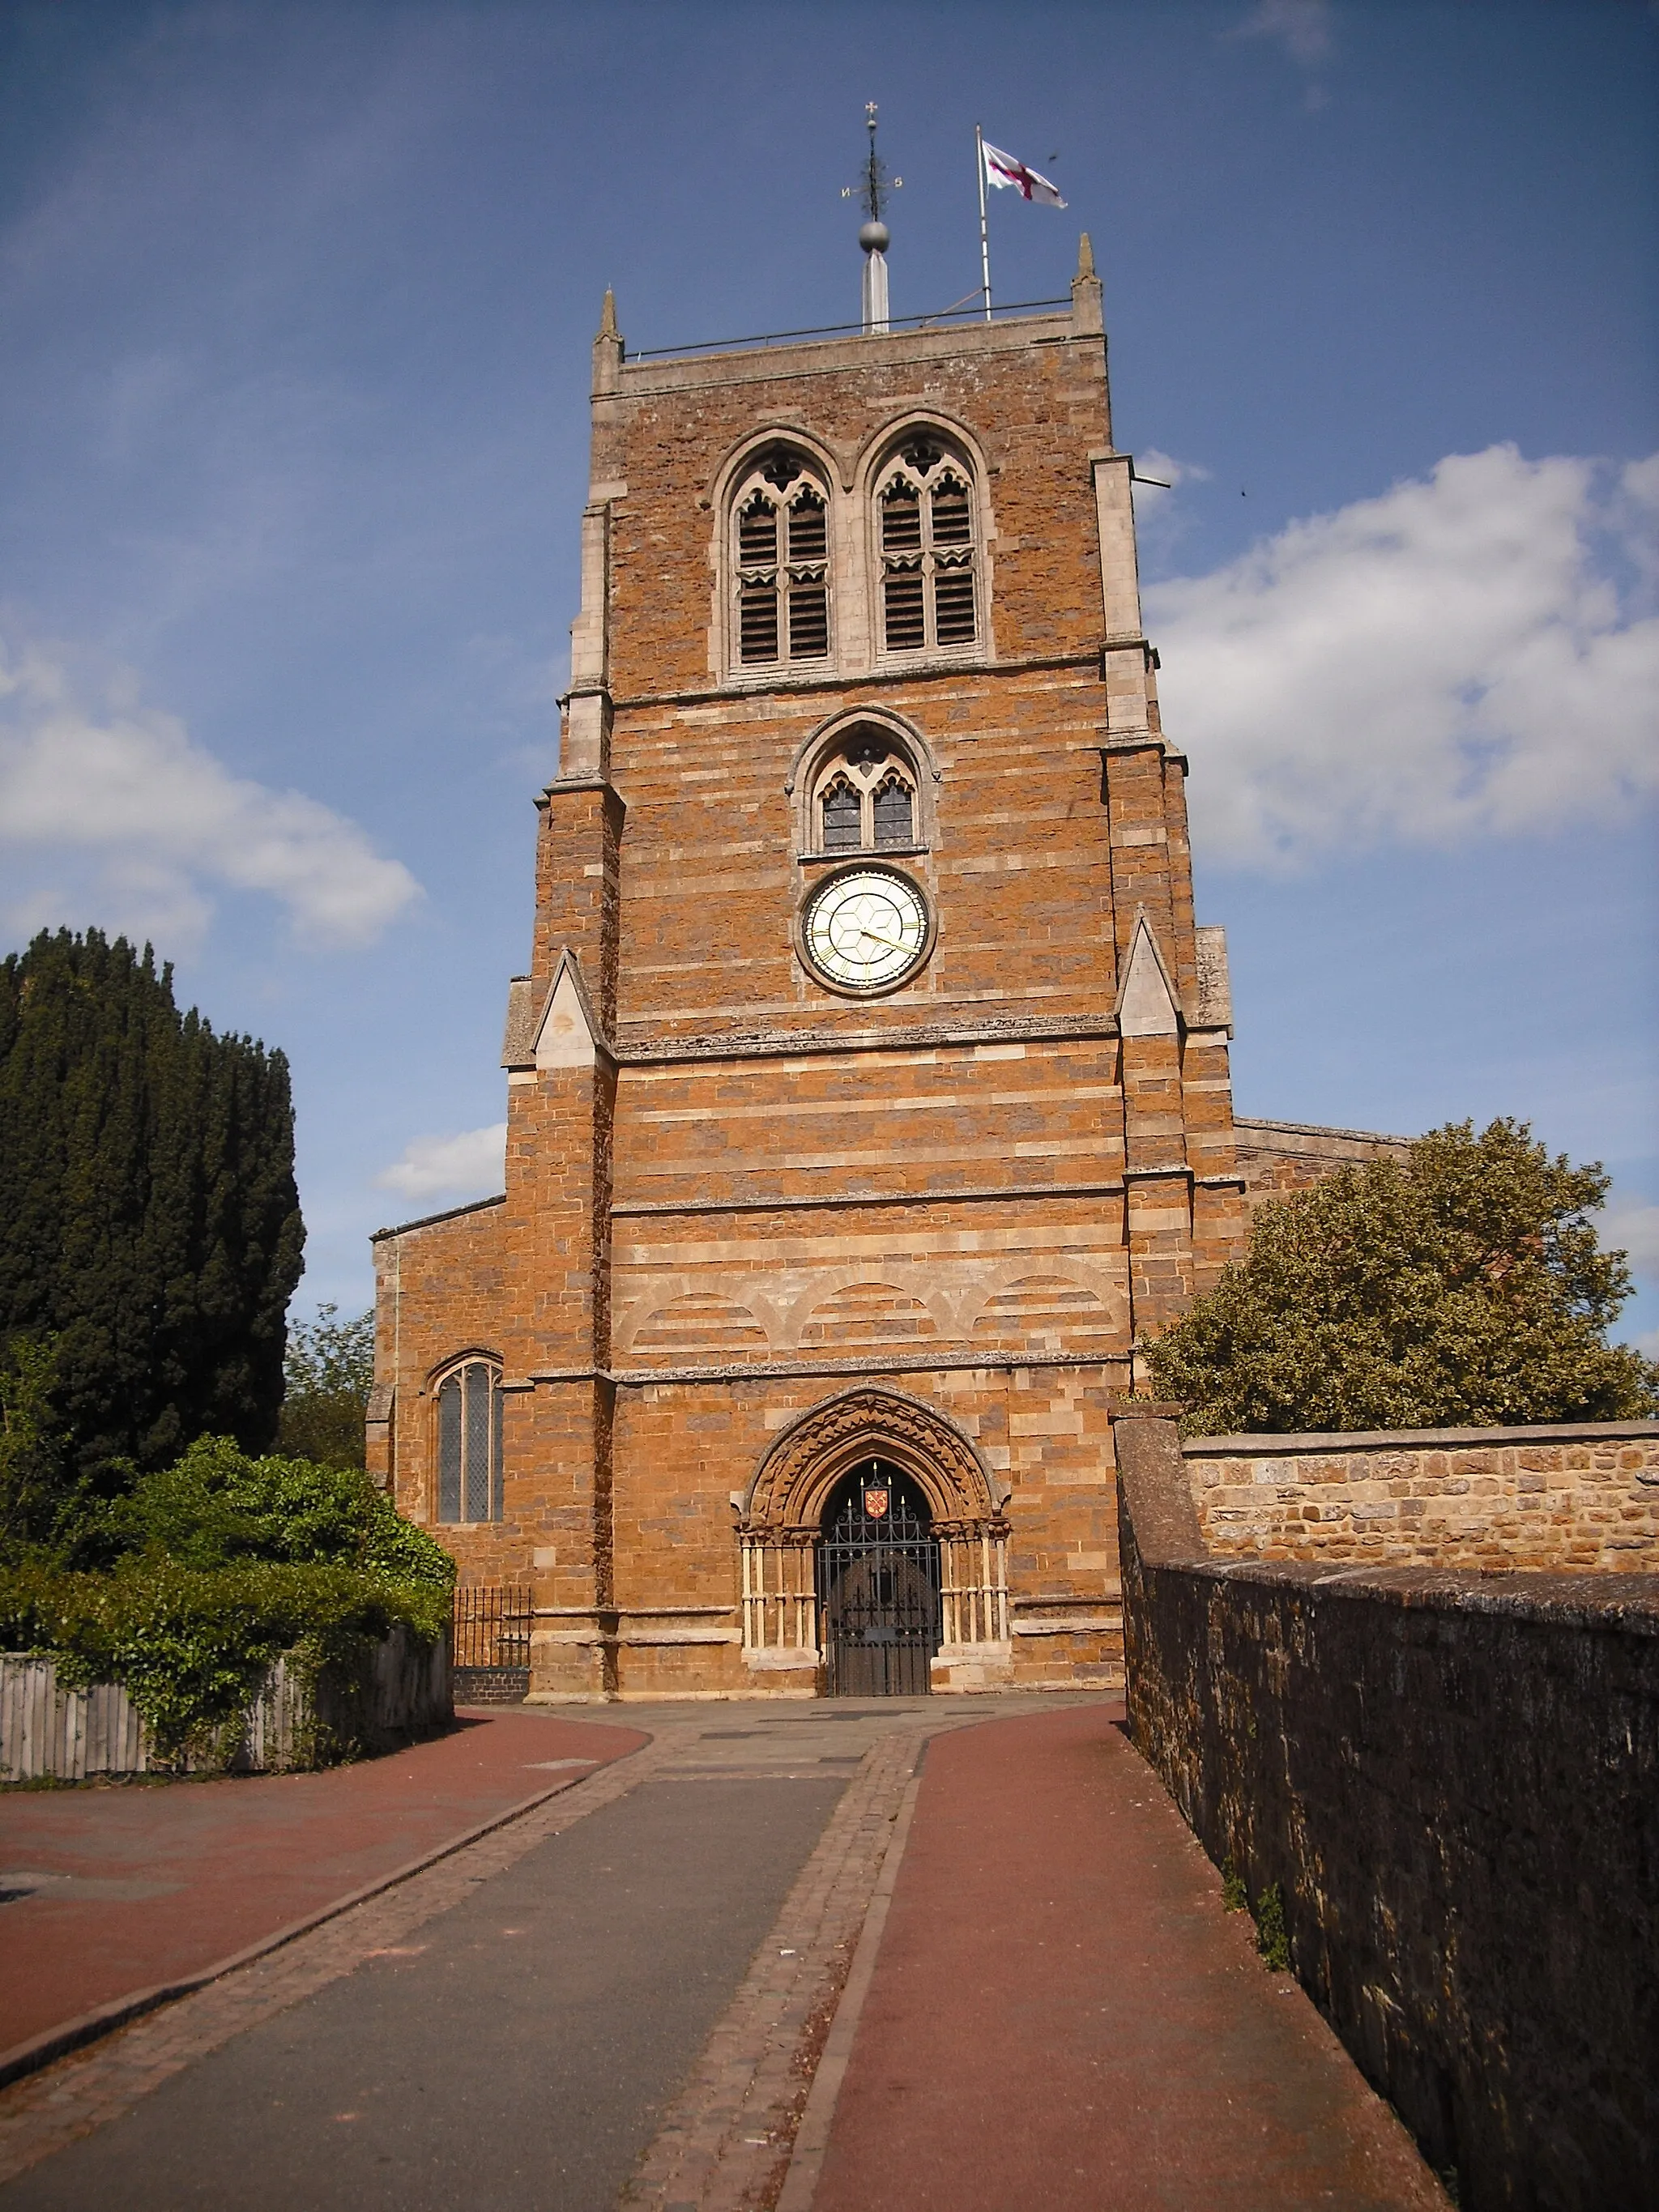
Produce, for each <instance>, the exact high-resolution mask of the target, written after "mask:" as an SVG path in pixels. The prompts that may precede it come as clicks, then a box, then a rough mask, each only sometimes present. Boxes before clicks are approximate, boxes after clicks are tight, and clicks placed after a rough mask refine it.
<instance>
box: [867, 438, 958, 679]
mask: <svg viewBox="0 0 1659 2212" xmlns="http://www.w3.org/2000/svg"><path fill="white" fill-rule="evenodd" d="M876 516H877V533H878V540H879V551H880V558H881V639H882V644H883V646H884V647H885V649H886V650H887V651H888V652H889V653H925V652H927V650H928V648H929V647H935V646H954V645H971V644H973V643H974V641H975V639H976V638H977V637H978V635H979V583H978V576H977V564H976V558H975V555H976V548H975V530H974V500H973V486H972V483H971V480H970V479H969V474H968V471H967V468H966V466H965V465H964V464H963V463H962V462H961V461H959V460H957V459H956V458H955V456H954V455H952V454H950V453H945V450H944V448H943V447H940V446H939V445H936V444H935V443H934V442H933V440H931V439H928V438H917V439H913V440H912V441H911V442H910V443H909V444H908V446H906V447H904V448H903V450H902V452H901V453H898V454H897V455H896V456H895V458H894V459H893V461H892V462H891V463H890V465H889V467H888V470H887V472H886V475H885V477H884V479H883V480H882V482H881V483H880V486H879V488H878V491H877V494H876Z"/></svg>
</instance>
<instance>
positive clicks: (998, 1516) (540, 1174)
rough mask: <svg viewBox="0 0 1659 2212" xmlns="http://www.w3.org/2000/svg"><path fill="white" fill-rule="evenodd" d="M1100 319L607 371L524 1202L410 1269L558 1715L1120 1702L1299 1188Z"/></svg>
mask: <svg viewBox="0 0 1659 2212" xmlns="http://www.w3.org/2000/svg"><path fill="white" fill-rule="evenodd" d="M1132 481H1133V465H1132V462H1131V459H1130V457H1129V455H1128V454H1127V453H1123V452H1121V451H1120V450H1119V449H1118V448H1117V447H1116V446H1115V443H1114V441H1113V436H1112V420H1111V405H1110V398H1109V389H1108V382H1107V355H1106V340H1105V336H1104V331H1103V321H1102V310H1101V287H1100V284H1099V283H1098V281H1097V277H1096V276H1095V274H1094V270H1093V264H1092V260H1091V256H1090V253H1089V251H1088V241H1087V240H1086V239H1085V241H1084V249H1083V252H1082V255H1081V258H1080V264H1079V273H1078V275H1077V277H1076V279H1075V281H1074V282H1073V286H1072V296H1071V301H1070V305H1069V308H1062V309H1060V310H1058V311H1055V312H1043V313H1029V314H1022V315H1018V316H1015V317H1012V318H1010V319H1006V320H1000V321H994V322H993V321H981V322H975V323H971V324H967V325H951V326H945V327H938V326H936V327H932V328H928V327H923V328H921V329H908V330H905V331H885V330H884V329H881V328H879V327H878V329H876V330H875V331H872V332H870V333H868V334H866V335H862V336H848V337H825V338H820V339H810V338H809V339H805V340H800V341H796V342H787V343H764V344H762V343H757V344H753V345H749V346H745V347H743V348H738V349H726V350H720V351H712V352H706V353H703V354H702V355H695V356H679V357H672V358H649V359H647V358H639V359H629V357H628V356H627V355H626V353H625V351H624V348H623V341H622V339H621V337H620V336H619V335H618V332H617V326H616V321H615V316H614V312H613V310H612V307H611V301H610V299H609V297H608V296H607V299H606V301H605V316H604V321H603V326H602V328H601V330H600V332H599V337H598V339H597V341H596V343H595V345H594V349H593V379H592V476H591V483H590V486H589V492H588V501H587V505H586V508H585V509H584V511H583V514H582V523H581V532H582V538H581V543H582V562H581V578H582V582H581V609H580V614H579V616H578V617H577V619H576V621H575V623H574V627H573V640H574V647H573V654H572V666H571V682H570V690H569V693H568V698H567V699H566V700H565V701H564V702H562V708H563V718H564V719H563V728H562V743H561V749H560V756H559V773H558V775H557V777H556V780H555V781H554V782H553V783H552V784H551V785H550V787H549V788H548V789H547V790H546V791H545V792H544V793H543V795H542V797H541V799H539V801H538V812H539V826H538V854H537V868H536V912H535V925H534V935H533V940H532V952H531V958H530V969H529V973H528V974H526V975H521V976H517V977H515V978H513V981H512V982H511V983H510V985H509V986H508V994H507V1025H506V1040H505V1045H504V1048H503V1054H502V1060H503V1065H504V1066H505V1068H506V1071H507V1174H506V1181H507V1189H506V1193H505V1194H504V1195H503V1196H501V1197H495V1198H489V1199H485V1200H482V1201H480V1202H479V1203H477V1204H476V1205H472V1206H463V1207H459V1208H458V1209H456V1210H454V1211H453V1212H447V1213H444V1214H441V1215H439V1216H437V1217H435V1218H431V1219H428V1220H423V1221H416V1222H411V1223H409V1224H407V1225H405V1226H404V1227H402V1228H398V1229H392V1230H386V1231H382V1232H381V1233H380V1236H379V1237H377V1238H376V1240H375V1255H376V1272H377V1286H378V1287H377V1313H378V1332H377V1352H376V1360H377V1366H376V1376H377V1382H376V1389H375V1393H374V1400H373V1401H372V1405H371V1409H370V1429H369V1437H370V1465H371V1468H373V1469H374V1471H375V1472H376V1473H377V1474H378V1475H379V1476H380V1479H381V1480H383V1481H386V1482H387V1483H389V1484H390V1485H391V1486H392V1487H393V1488H394V1490H395V1493H396V1496H397V1498H398V1504H400V1506H401V1507H402V1508H403V1510H404V1511H405V1512H406V1513H407V1514H409V1515H410V1516H411V1517H412V1518H413V1519H414V1520H416V1521H417V1522H422V1523H425V1524H426V1525H428V1526H429V1527H430V1528H432V1529H433V1531H434V1533H435V1534H436V1535H437V1536H438V1537H439V1538H440V1539H441V1541H442V1542H443V1543H444V1544H445V1545H446V1546H447V1547H448V1548H449V1549H450V1550H451V1551H452V1552H453V1554H454V1556H455V1558H456V1559H457V1560H458V1561H459V1565H460V1569H461V1575H462V1579H463V1582H464V1583H495V1584H504V1585H507V1586H509V1587H512V1588H514V1589H517V1590H519V1591H520V1592H522V1593H525V1594H526V1605H527V1607H528V1609H529V1610H530V1613H531V1616H532V1632H531V1638H530V1644H531V1650H530V1657H531V1664H532V1694H536V1695H540V1696H545V1697H558V1698H568V1697H580V1698H602V1697H614V1696H620V1697H623V1698H628V1697H660V1696H682V1695H710V1696H722V1697H724V1696H742V1695H750V1694H756V1693H759V1694H767V1695H788V1696H811V1695H817V1694H824V1693H826V1692H827V1693H832V1694H833V1693H835V1692H855V1693H856V1692H862V1693H868V1692H881V1691H910V1692H914V1691H918V1690H927V1689H928V1688H930V1687H931V1688H932V1689H933V1690H936V1691H950V1690H967V1689H979V1688H987V1687H1000V1686H1011V1685H1012V1686H1019V1685H1030V1686H1033V1687H1036V1686H1042V1687H1058V1686H1078V1687H1096V1686H1103V1685H1106V1684H1112V1683H1116V1682H1118V1681H1121V1630H1120V1616H1119V1607H1118V1581H1117V1550H1116V1511H1115V1492H1114V1483H1113V1473H1112V1445H1111V1437H1110V1431H1109V1423H1108V1418H1107V1409H1108V1406H1109V1402H1110V1401H1112V1400H1113V1398H1114V1397H1115V1396H1119V1395H1122V1394H1123V1393H1125V1392H1127V1391H1128V1390H1129V1389H1131V1388H1132V1387H1133V1384H1134V1383H1135V1381H1136V1379H1137V1368H1136V1356H1137V1346H1139V1345H1140V1344H1142V1343H1143V1342H1144V1341H1145V1340H1146V1339H1147V1338H1148V1337H1149V1336H1151V1335H1152V1334H1156V1332H1157V1331H1158V1330H1159V1329H1160V1328H1163V1327H1164V1325H1165V1323H1167V1322H1169V1321H1170V1320H1171V1319H1172V1318H1173V1317H1174V1316H1176V1315H1178V1314H1179V1313H1180V1312H1181V1311H1182V1310H1183V1308H1184V1307H1185V1305H1186V1304H1187V1302H1188V1300H1189V1298H1190V1297H1192V1295H1193V1293H1194V1291H1196V1290H1199V1289H1201V1288H1202V1287H1203V1286H1204V1285H1206V1284H1207V1283H1209V1282H1210V1281H1212V1279H1214V1277H1215V1276H1216V1274H1217V1273H1218V1271H1219V1270H1220V1268H1221V1267H1223V1266H1224V1265H1225V1263H1226V1261H1227V1260H1228V1259H1229V1258H1230V1256H1231V1255H1233V1254H1234V1253H1235V1252H1236V1251H1237V1249H1239V1245H1240V1241H1241V1237H1242V1236H1243V1232H1244V1230H1245V1227H1246V1222H1247V1208H1248V1206H1249V1201H1250V1199H1251V1197H1252V1195H1253V1194H1255V1192H1257V1191H1259V1190H1261V1189H1271V1188H1283V1187H1285V1186H1286V1185H1287V1184H1291V1183H1294V1182H1300V1181H1304V1180H1306V1179H1308V1178H1309V1177H1311V1176H1316V1175H1318V1174H1320V1173H1322V1172H1325V1171H1328V1169H1329V1167H1330V1166H1331V1165H1332V1164H1334V1162H1335V1160H1336V1159H1338V1158H1343V1157H1351V1156H1354V1155H1357V1154H1363V1153H1364V1152H1368V1151H1370V1149H1371V1143H1370V1140H1368V1139H1364V1138H1361V1137H1358V1136H1348V1135H1346V1134H1344V1133H1340V1132H1332V1131H1315V1130H1303V1129H1298V1128H1296V1127H1291V1126H1290V1125H1286V1124H1270V1123H1262V1122H1253V1123H1238V1122H1236V1121H1235V1120H1234V1117H1233V1113H1232V1104H1231V1090H1230V1086H1229V1078H1228V1039H1229V1036H1230V1035H1231V1027H1230V1022H1231V1014H1230V1007H1229V1000H1228V985H1227V967H1226V954H1225V942H1224V939H1223V934H1222V932H1221V931H1220V930H1219V929H1217V928H1212V927H1210V928H1206V927H1198V926H1197V925H1196V923H1195V921H1194V912H1193V890H1192V876H1191V868H1190V863H1189V858H1188V841H1187V811H1186V801H1185V794H1184V790H1183V783H1184V780H1185V776H1186V773H1187V763H1186V761H1185V760H1184V758H1183V757H1182V753H1181V751H1180V749H1179V744H1178V738H1170V737H1167V736H1166V735H1165V734H1164V729H1163V726H1162V724H1161V721H1160V719H1159V714H1158V690H1157V682H1156V675H1157V669H1158V655H1157V653H1156V652H1155V650H1154V649H1153V647H1152V644H1151V643H1150V642H1149V641H1148V640H1147V638H1146V635H1145V633H1144V631H1143V629H1142V626H1141V612H1140V599H1139V587H1138V584H1137V580H1136V562H1135V538H1134V518H1133V506H1132V502H1131V491H1130V487H1131V483H1132Z"/></svg>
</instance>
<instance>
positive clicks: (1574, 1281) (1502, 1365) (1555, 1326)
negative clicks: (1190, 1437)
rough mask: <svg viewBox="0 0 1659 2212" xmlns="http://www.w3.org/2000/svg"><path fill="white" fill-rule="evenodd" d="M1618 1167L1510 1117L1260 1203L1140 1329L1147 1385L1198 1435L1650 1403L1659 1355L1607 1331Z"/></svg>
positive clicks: (1511, 1421) (1455, 1127)
mask: <svg viewBox="0 0 1659 2212" xmlns="http://www.w3.org/2000/svg"><path fill="white" fill-rule="evenodd" d="M1607 1182H1608V1178H1607V1176H1606V1175H1604V1174H1603V1173H1602V1171H1601V1168H1600V1166H1599V1165H1595V1164H1592V1165H1590V1166H1589V1167H1578V1168H1575V1167H1573V1166H1571V1164H1570V1163H1569V1162H1568V1160H1567V1159H1566V1158H1565V1155H1561V1156H1559V1157H1557V1158H1553V1159H1552V1158H1551V1157H1550V1155H1549V1153H1548V1152H1547V1150H1546V1148H1545V1147H1544V1146H1542V1145H1540V1144H1535V1143H1534V1141H1533V1138H1532V1132H1531V1129H1530V1128H1529V1127H1528V1125H1527V1124H1526V1123H1525V1122H1517V1121H1507V1120H1503V1121H1493V1122H1492V1125H1491V1126H1490V1127H1488V1128H1487V1129H1486V1130H1485V1131H1484V1132H1483V1133H1481V1134H1480V1136H1476V1134H1475V1133H1474V1125H1473V1123H1471V1122H1468V1121H1463V1122H1457V1123H1452V1124H1450V1125H1449V1126H1448V1127H1445V1128H1443V1129H1434V1130H1431V1131H1430V1133H1428V1135H1427V1136H1425V1137H1419V1139H1417V1141H1416V1142H1415V1143H1414V1144H1413V1146H1412V1147H1411V1150H1410V1153H1409V1156H1408V1158H1407V1159H1406V1161H1405V1162H1404V1163H1401V1162H1400V1161H1397V1160H1393V1159H1377V1160H1370V1161H1367V1162H1365V1163H1364V1164H1355V1165H1351V1166H1347V1167H1344V1168H1342V1169H1340V1170H1339V1171H1338V1172H1337V1173H1336V1174H1335V1175H1334V1176H1330V1177H1329V1178H1328V1180H1327V1181H1325V1182H1321V1183H1316V1184H1315V1185H1314V1186H1313V1187H1312V1188H1310V1189H1308V1190H1304V1191H1298V1192H1297V1193H1296V1194H1294V1195H1293V1196H1291V1197H1290V1198H1287V1199H1283V1200H1273V1201H1271V1202H1269V1203H1267V1204H1266V1205H1264V1206H1261V1208H1260V1209H1259V1211H1258V1212H1257V1213H1256V1217H1255V1227H1254V1230H1253V1231H1252V1234H1251V1237H1250V1243H1249V1250H1248V1252H1247V1254H1246V1255H1245V1257H1244V1258H1243V1260H1241V1261H1237V1263H1236V1264H1235V1265H1234V1266H1232V1267H1229V1268H1228V1269H1227V1271H1226V1273H1225V1274H1224V1275H1223V1276H1222V1277H1221V1279H1220V1280H1219V1281H1218V1283H1217V1284H1216V1285H1215V1286H1214V1288H1213V1289H1212V1290H1210V1291H1206V1293H1205V1294H1204V1295H1203V1296H1202V1297H1199V1298H1196V1299H1195V1300H1194V1303H1193V1304H1192V1306H1191V1308H1190V1309H1189V1310H1188V1313H1187V1314H1186V1315H1185V1316H1183V1317H1182V1320H1180V1321H1179V1322H1176V1323H1175V1324H1174V1325H1173V1326H1172V1327H1171V1328H1168V1329H1166V1330H1165V1331H1164V1334H1163V1335H1162V1336H1160V1337H1159V1338H1158V1340H1157V1341H1156V1342H1155V1343H1153V1344H1152V1345H1151V1346H1149V1348H1148V1353H1147V1358H1148V1364H1149V1365H1150V1367H1151V1369H1152V1380H1153V1384H1154V1387H1155V1388H1156V1389H1157V1390H1158V1395H1160V1396H1161V1397H1164V1398H1170V1399H1176V1400H1179V1401H1181V1402H1182V1404H1183V1405H1184V1406H1185V1407H1186V1408H1187V1413H1186V1417H1185V1421H1184V1424H1183V1425H1184V1426H1185V1427H1186V1428H1187V1429H1188V1431H1191V1432H1193V1433H1195V1434H1197V1435H1200V1436H1220V1435H1228V1434H1234V1433H1240V1434H1243V1433H1249V1432H1252V1431H1269V1432H1279V1433H1284V1432H1285V1431H1291V1430H1298V1429H1300V1430H1310V1431H1322V1430H1339V1431H1340V1430H1348V1431H1352V1430H1357V1429H1403V1428H1482V1427H1494V1428H1496V1427H1504V1426H1509V1425H1515V1424H1517V1423H1526V1422H1534V1421H1567V1420H1621V1419H1628V1418H1631V1417H1633V1416H1638V1415H1644V1414H1650V1413H1659V1365H1656V1364H1655V1363H1654V1362H1653V1361H1651V1360H1648V1359H1644V1358H1642V1357H1641V1355H1640V1354H1639V1353H1638V1352H1634V1351H1632V1350H1631V1349H1630V1348H1629V1347H1627V1346H1624V1345H1617V1344H1612V1345H1610V1344H1609V1343H1608V1342H1607V1328H1608V1326H1609V1324H1610V1323H1611V1322H1613V1321H1614V1320H1615V1319H1616V1317H1617V1316H1618V1314H1619V1311H1620V1308H1621V1307H1622V1306H1623V1304H1624V1303H1625V1301H1626V1298H1627V1297H1629V1296H1630V1292H1631V1279H1630V1273H1629V1271H1628V1269H1627V1268H1626V1265H1625V1255H1624V1254H1623V1253H1622V1252H1603V1251H1602V1250H1601V1249H1600V1246H1599V1245H1598V1243H1597V1240H1596V1232H1595V1225H1594V1223H1593V1222H1592V1221H1591V1220H1590V1219H1589V1215H1590V1214H1592V1213H1593V1212H1595V1208H1596V1207H1597V1206H1600V1205H1601V1201H1602V1200H1603V1199H1604V1198H1605V1197H1606V1195H1607Z"/></svg>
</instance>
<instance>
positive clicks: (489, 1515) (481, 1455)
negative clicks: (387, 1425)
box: [437, 1358, 501, 1521]
mask: <svg viewBox="0 0 1659 2212" xmlns="http://www.w3.org/2000/svg"><path fill="white" fill-rule="evenodd" d="M437 1406H438V1518H439V1520H440V1521H499V1520H500V1519H501V1370H500V1368H498V1367H497V1366H495V1364H494V1363H493V1362H492V1361H490V1360H488V1359H479V1358H471V1359H466V1360H463V1361H462V1362H461V1364H459V1366H456V1367H452V1368H451V1369H450V1370H449V1372H448V1374H447V1375H446V1376H444V1377H443V1379H442V1381H441V1383H439V1385H438V1389H437Z"/></svg>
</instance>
